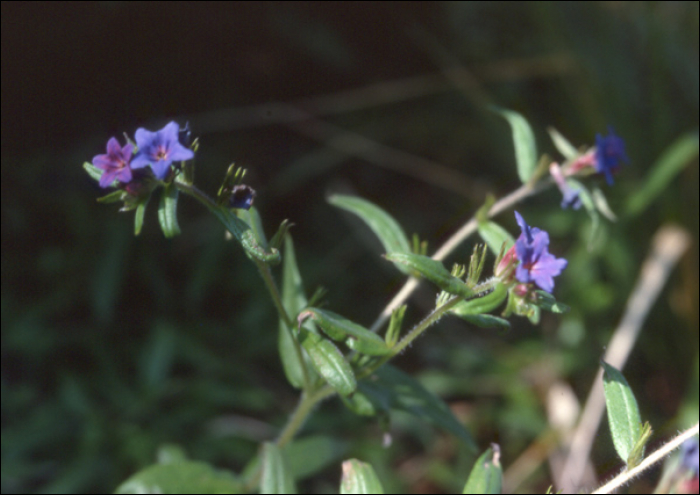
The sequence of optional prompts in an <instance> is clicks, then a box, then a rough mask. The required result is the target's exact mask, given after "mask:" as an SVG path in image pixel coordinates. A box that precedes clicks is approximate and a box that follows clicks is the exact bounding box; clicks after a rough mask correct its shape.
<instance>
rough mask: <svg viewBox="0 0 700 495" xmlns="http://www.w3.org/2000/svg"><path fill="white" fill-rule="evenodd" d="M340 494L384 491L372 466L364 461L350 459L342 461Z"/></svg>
mask: <svg viewBox="0 0 700 495" xmlns="http://www.w3.org/2000/svg"><path fill="white" fill-rule="evenodd" d="M340 493H341V494H346V493H347V494H351V493H358V494H370V493H379V494H383V493H384V488H383V487H382V484H381V483H380V482H379V478H377V473H375V472H374V468H372V466H371V465H369V464H367V463H366V462H361V461H358V460H357V459H350V460H347V461H345V462H343V478H342V479H341V480H340Z"/></svg>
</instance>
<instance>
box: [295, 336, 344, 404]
mask: <svg viewBox="0 0 700 495" xmlns="http://www.w3.org/2000/svg"><path fill="white" fill-rule="evenodd" d="M299 335H300V337H301V345H302V346H303V347H304V349H306V352H308V353H309V357H310V358H311V362H312V364H313V366H314V368H315V369H316V371H317V372H318V374H319V375H321V376H322V377H323V379H324V380H326V382H327V383H328V385H330V386H331V387H333V389H334V390H335V391H336V392H338V393H339V394H340V395H350V394H351V393H353V392H354V391H355V389H356V388H357V380H355V374H354V373H353V371H352V368H351V367H350V365H349V364H348V362H347V361H346V360H345V358H344V357H343V354H342V353H341V352H340V351H339V350H338V348H337V347H335V346H334V345H333V344H332V343H331V342H330V341H328V340H326V339H325V338H323V337H321V336H320V335H317V334H315V333H311V332H309V331H307V330H306V329H304V328H302V330H301V333H300V334H299Z"/></svg>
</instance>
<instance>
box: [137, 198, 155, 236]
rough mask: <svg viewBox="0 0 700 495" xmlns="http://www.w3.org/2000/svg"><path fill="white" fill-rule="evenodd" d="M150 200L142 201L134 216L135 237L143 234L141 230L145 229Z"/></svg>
mask: <svg viewBox="0 0 700 495" xmlns="http://www.w3.org/2000/svg"><path fill="white" fill-rule="evenodd" d="M149 199H151V197H150V196H148V198H146V199H144V200H143V201H141V202H140V203H139V204H138V206H137V207H136V213H135V214H134V235H139V234H140V233H141V228H142V227H143V218H144V216H145V214H146V205H147V204H148V200H149Z"/></svg>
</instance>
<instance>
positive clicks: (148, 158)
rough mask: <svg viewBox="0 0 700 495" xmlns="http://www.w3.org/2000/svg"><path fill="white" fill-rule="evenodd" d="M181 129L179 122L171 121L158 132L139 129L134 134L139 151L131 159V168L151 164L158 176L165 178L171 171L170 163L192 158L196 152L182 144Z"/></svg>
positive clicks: (161, 178) (158, 177) (160, 178)
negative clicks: (179, 138)
mask: <svg viewBox="0 0 700 495" xmlns="http://www.w3.org/2000/svg"><path fill="white" fill-rule="evenodd" d="M179 130H180V127H179V126H178V125H177V122H170V123H169V124H168V125H166V126H165V127H163V128H162V129H161V130H160V131H156V132H151V131H147V130H146V129H144V128H139V129H137V130H136V134H135V135H134V136H135V138H136V145H137V146H138V149H139V151H138V153H137V154H136V156H135V157H134V159H133V160H132V161H131V168H133V169H139V168H143V167H146V166H148V165H150V166H151V170H153V174H154V175H155V176H156V178H157V179H159V180H163V179H165V177H166V176H167V175H168V172H169V171H170V164H172V163H173V162H174V161H184V160H189V159H191V158H192V157H193V156H194V152H193V151H192V150H190V149H187V148H185V147H184V146H183V145H182V144H180V141H179V140H178V132H179Z"/></svg>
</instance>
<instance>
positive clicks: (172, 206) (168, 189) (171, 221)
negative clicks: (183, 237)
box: [158, 183, 180, 239]
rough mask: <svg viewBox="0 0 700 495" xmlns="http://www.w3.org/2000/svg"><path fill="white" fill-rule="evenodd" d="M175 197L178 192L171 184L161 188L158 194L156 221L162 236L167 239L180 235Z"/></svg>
mask: <svg viewBox="0 0 700 495" xmlns="http://www.w3.org/2000/svg"><path fill="white" fill-rule="evenodd" d="M177 196H178V190H177V187H176V186H175V184H173V183H170V184H167V185H166V186H165V187H163V191H162V192H161V194H160V204H159V205H158V221H159V222H160V229H161V230H162V231H163V235H164V236H165V237H167V238H168V239H170V238H172V237H175V236H176V235H179V234H180V226H179V225H178V223H177Z"/></svg>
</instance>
